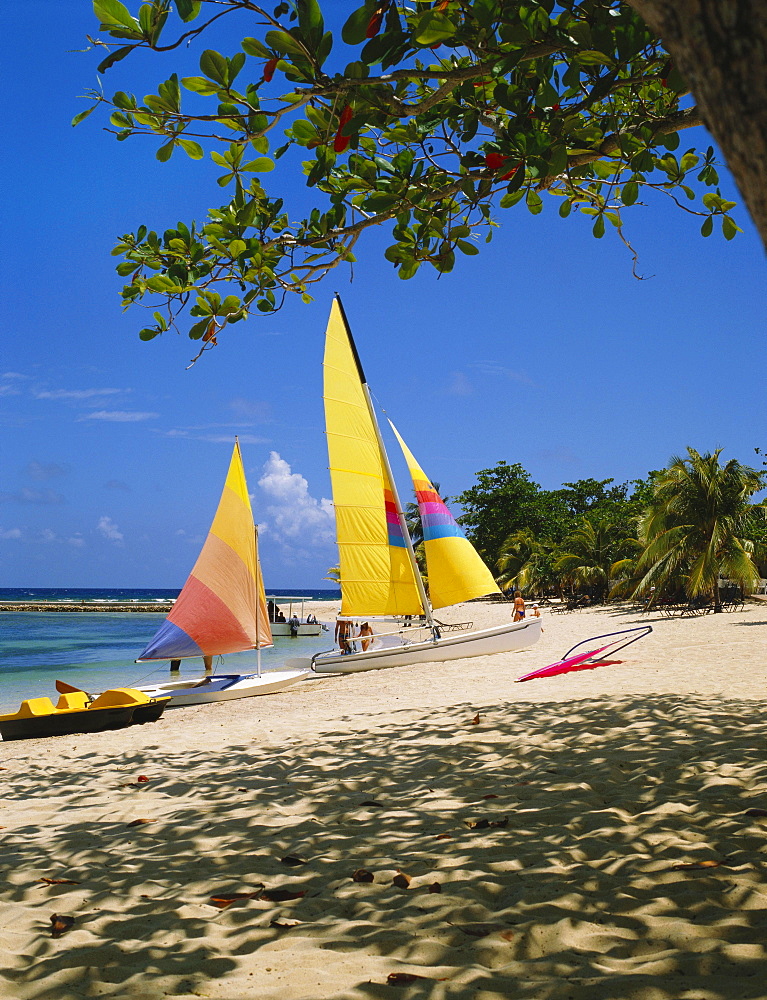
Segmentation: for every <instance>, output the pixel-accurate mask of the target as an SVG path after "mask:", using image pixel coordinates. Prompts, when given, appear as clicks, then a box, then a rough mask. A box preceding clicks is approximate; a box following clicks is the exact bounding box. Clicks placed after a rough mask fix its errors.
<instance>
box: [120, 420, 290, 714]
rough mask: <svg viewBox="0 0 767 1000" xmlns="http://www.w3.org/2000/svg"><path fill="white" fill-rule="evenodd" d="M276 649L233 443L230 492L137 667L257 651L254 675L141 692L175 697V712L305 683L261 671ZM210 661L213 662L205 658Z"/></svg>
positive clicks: (285, 673) (211, 677) (212, 677)
mask: <svg viewBox="0 0 767 1000" xmlns="http://www.w3.org/2000/svg"><path fill="white" fill-rule="evenodd" d="M271 645H272V636H271V632H270V630H269V616H268V613H267V608H266V597H265V594H264V582H263V578H262V576H261V566H260V563H259V558H258V529H257V527H256V525H255V524H254V523H253V511H252V509H251V506H250V497H249V495H248V484H247V482H246V479H245V470H244V468H243V465H242V455H241V454H240V445H239V442H238V441H237V440H236V439H235V444H234V452H233V453H232V459H231V462H230V464H229V472H228V474H227V477H226V482H225V484H224V489H223V492H222V494H221V500H220V501H219V505H218V509H217V511H216V516H215V518H214V519H213V524H212V525H211V528H210V531H209V533H208V537H207V538H206V539H205V544H204V545H203V547H202V550H201V552H200V555H199V556H198V558H197V562H196V563H195V564H194V567H193V568H192V572H191V573H190V575H189V578H188V580H187V581H186V583H185V584H184V586H183V588H182V590H181V593H180V594H179V595H178V599H177V600H176V603H175V604H174V605H173V609H172V611H171V612H170V614H169V615H168V617H167V618H166V619H165V621H164V622H163V624H162V625H161V626H160V628H159V629H158V631H157V632H156V634H155V636H154V638H153V639H152V640H151V642H150V643H149V644H148V645H147V647H146V648H145V649H144V650H143V652H142V653H141V655H140V656H139V657H138V658H137V660H136V662H137V663H143V662H145V661H154V660H171V661H174V660H176V661H178V660H183V659H185V658H187V657H205V658H211V657H213V656H218V655H226V654H227V653H239V652H242V651H244V650H249V649H255V650H256V672H255V674H208V675H206V676H203V677H196V678H192V679H181V678H179V679H173V678H171V679H170V680H169V681H166V682H164V683H162V684H156V685H153V686H150V687H143V686H142V687H141V688H140V690H141V691H143V692H144V693H146V694H148V695H150V696H152V697H162V696H163V695H170V696H171V700H170V704H169V707H171V708H174V707H177V706H179V705H198V704H202V703H205V702H212V701H229V700H231V699H233V698H249V697H251V696H253V695H258V694H272V693H273V692H275V691H281V690H282V689H283V688H285V687H288V686H289V685H290V684H295V683H296V681H300V680H301V679H302V678H303V677H306V675H307V671H306V670H305V669H301V668H298V669H295V668H293V669H287V670H270V671H268V672H265V673H262V672H261V650H262V649H263V648H264V647H266V646H271ZM207 662H210V660H209V659H207Z"/></svg>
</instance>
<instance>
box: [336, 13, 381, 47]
mask: <svg viewBox="0 0 767 1000" xmlns="http://www.w3.org/2000/svg"><path fill="white" fill-rule="evenodd" d="M375 9H376V5H375V3H366V4H364V5H363V6H362V7H358V8H357V10H355V11H354V13H353V14H351V15H350V17H349V18H348V19H347V21H346V23H345V24H344V26H343V28H342V29H341V38H342V39H343V40H344V41H345V42H346V44H347V45H362V43H363V42H364V41H365V40H366V39H365V35H366V33H367V30H368V25H369V24H370V18H371V17H372V16H373V13H374V11H375Z"/></svg>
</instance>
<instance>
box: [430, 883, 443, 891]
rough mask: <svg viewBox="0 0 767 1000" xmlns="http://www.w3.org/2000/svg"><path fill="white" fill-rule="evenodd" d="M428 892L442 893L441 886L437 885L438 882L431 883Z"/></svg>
mask: <svg viewBox="0 0 767 1000" xmlns="http://www.w3.org/2000/svg"><path fill="white" fill-rule="evenodd" d="M429 892H442V886H441V885H440V884H439V882H432V884H431V885H430V886H429Z"/></svg>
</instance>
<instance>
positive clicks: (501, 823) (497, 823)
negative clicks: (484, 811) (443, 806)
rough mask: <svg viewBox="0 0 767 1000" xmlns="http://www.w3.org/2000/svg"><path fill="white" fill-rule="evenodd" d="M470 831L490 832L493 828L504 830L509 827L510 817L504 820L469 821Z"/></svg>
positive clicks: (505, 817)
mask: <svg viewBox="0 0 767 1000" xmlns="http://www.w3.org/2000/svg"><path fill="white" fill-rule="evenodd" d="M466 825H467V826H468V828H469V829H470V830H489V829H491V828H496V829H503V827H506V826H508V825H509V817H508V816H504V817H503V819H478V820H474V821H472V820H469V822H468V823H467V824H466Z"/></svg>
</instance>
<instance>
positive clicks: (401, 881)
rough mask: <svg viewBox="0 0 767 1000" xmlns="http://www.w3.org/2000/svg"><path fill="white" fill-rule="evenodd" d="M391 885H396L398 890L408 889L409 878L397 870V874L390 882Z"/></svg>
mask: <svg viewBox="0 0 767 1000" xmlns="http://www.w3.org/2000/svg"><path fill="white" fill-rule="evenodd" d="M391 884H392V885H396V886H397V888H399V889H408V888H409V887H410V876H409V875H406V874H405V872H401V871H400V870H399V868H398V869H397V874H396V875H395V876H394V878H393V879H392V880H391Z"/></svg>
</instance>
